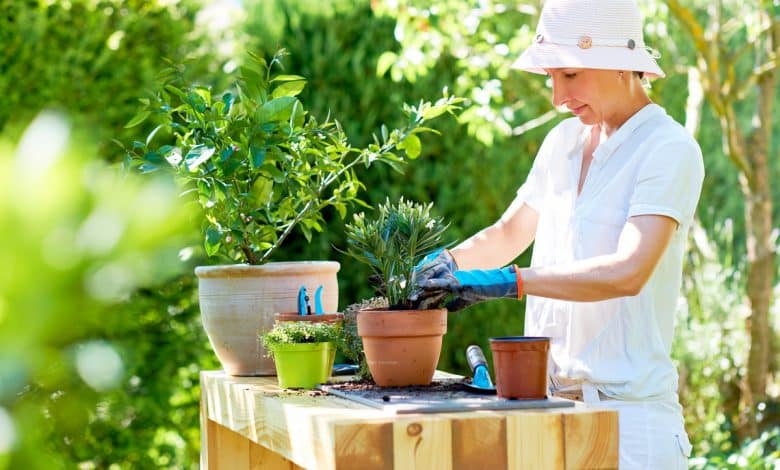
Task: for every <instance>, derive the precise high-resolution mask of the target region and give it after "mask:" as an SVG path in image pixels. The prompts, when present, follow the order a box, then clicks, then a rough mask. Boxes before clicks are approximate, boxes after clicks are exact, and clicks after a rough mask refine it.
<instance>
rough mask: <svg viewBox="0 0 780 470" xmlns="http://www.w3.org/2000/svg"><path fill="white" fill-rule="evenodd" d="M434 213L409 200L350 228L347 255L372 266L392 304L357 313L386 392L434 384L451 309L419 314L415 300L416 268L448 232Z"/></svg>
mask: <svg viewBox="0 0 780 470" xmlns="http://www.w3.org/2000/svg"><path fill="white" fill-rule="evenodd" d="M431 208H432V204H428V205H424V204H419V203H414V202H411V201H406V200H404V199H403V198H402V199H401V200H399V201H398V202H397V203H396V204H391V203H390V202H389V200H388V201H386V202H385V203H384V204H382V205H380V206H379V208H378V215H377V217H376V218H375V219H373V220H369V219H367V218H366V216H365V214H364V213H362V212H361V213H359V214H356V215H355V216H354V219H353V221H352V223H350V224H347V227H346V236H347V244H348V248H347V250H346V253H347V254H348V255H350V256H352V257H354V258H355V259H357V260H359V261H361V262H363V263H366V264H368V265H369V266H370V267H371V270H372V271H373V274H374V275H375V276H376V277H377V278H378V279H380V287H379V293H380V294H381V295H383V296H385V297H386V298H387V301H388V304H389V307H388V308H384V309H381V308H379V309H377V308H370V309H364V310H360V311H359V312H358V314H357V333H358V335H359V336H360V337H361V338H362V340H363V349H364V353H365V358H366V362H367V363H368V368H369V370H370V371H371V375H372V377H373V378H374V381H375V382H376V384H377V385H379V386H382V387H388V386H404V385H428V384H430V383H431V380H432V379H433V374H434V372H435V371H436V365H437V364H438V362H439V354H440V352H441V344H442V337H443V335H444V333H446V331H447V310H446V309H444V308H435V309H428V310H417V309H414V308H413V306H412V302H411V301H410V297H411V295H412V293H413V292H414V289H415V283H414V276H415V266H416V265H417V263H418V262H419V261H420V260H422V259H423V258H424V257H425V256H426V255H428V254H429V253H431V252H433V251H434V250H435V249H437V248H438V247H440V246H442V237H443V234H444V232H445V230H446V229H447V227H448V225H445V224H444V223H443V222H442V219H441V218H437V217H434V216H432V215H431Z"/></svg>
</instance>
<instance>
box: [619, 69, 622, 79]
mask: <svg viewBox="0 0 780 470" xmlns="http://www.w3.org/2000/svg"><path fill="white" fill-rule="evenodd" d="M618 77H620V78H623V71H622V70H621V71H620V72H618Z"/></svg>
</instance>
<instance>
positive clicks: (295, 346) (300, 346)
mask: <svg viewBox="0 0 780 470" xmlns="http://www.w3.org/2000/svg"><path fill="white" fill-rule="evenodd" d="M331 343H332V342H331V341H319V342H317V343H280V344H277V345H275V346H274V347H273V348H270V349H272V350H273V352H274V354H276V353H278V352H285V351H291V352H303V351H318V350H320V349H322V348H325V347H327V345H328V344H331Z"/></svg>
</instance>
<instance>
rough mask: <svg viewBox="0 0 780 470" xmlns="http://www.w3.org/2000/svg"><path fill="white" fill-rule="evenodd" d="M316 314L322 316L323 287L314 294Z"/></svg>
mask: <svg viewBox="0 0 780 470" xmlns="http://www.w3.org/2000/svg"><path fill="white" fill-rule="evenodd" d="M314 313H316V314H318V315H321V314H322V286H320V287H318V288H317V291H316V292H314Z"/></svg>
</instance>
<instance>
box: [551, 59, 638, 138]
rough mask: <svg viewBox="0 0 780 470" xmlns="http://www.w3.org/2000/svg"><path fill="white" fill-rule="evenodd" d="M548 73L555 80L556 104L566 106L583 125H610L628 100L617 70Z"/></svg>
mask: <svg viewBox="0 0 780 470" xmlns="http://www.w3.org/2000/svg"><path fill="white" fill-rule="evenodd" d="M545 70H546V72H547V75H548V76H549V77H550V79H551V80H552V89H553V105H554V106H557V107H563V106H565V107H566V108H567V109H568V110H569V111H571V112H572V113H574V115H575V116H577V117H578V118H579V119H580V121H582V123H583V124H586V125H595V124H601V123H609V122H610V121H611V120H612V119H613V118H614V117H615V115H616V114H618V113H619V110H620V109H621V108H620V104H621V102H622V101H625V100H626V99H627V96H626V92H625V89H624V86H625V85H624V84H623V83H621V82H622V78H621V76H620V72H618V71H617V70H595V69H574V68H562V69H545ZM630 73H631V72H628V74H630Z"/></svg>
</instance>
